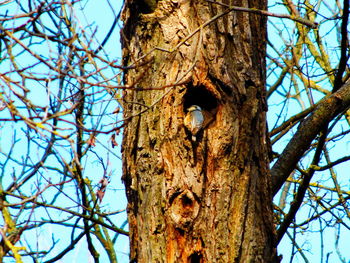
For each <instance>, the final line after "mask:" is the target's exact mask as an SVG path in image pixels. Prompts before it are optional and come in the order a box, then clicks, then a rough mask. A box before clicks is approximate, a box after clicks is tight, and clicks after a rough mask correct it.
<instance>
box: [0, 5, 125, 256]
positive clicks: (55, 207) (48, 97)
mask: <svg viewBox="0 0 350 263" xmlns="http://www.w3.org/2000/svg"><path fill="white" fill-rule="evenodd" d="M1 5H2V6H1V10H2V11H1V23H0V37H1V39H0V43H1V63H2V64H1V76H0V79H1V84H0V85H1V93H0V101H1V132H2V134H1V138H2V146H3V147H4V148H3V150H2V151H1V178H2V184H1V186H0V207H1V212H2V218H3V220H2V224H1V225H2V227H1V237H2V238H1V240H2V241H1V244H0V261H1V262H2V261H3V259H4V257H5V256H6V255H9V256H11V257H14V258H15V259H16V261H17V262H21V261H22V258H23V257H24V258H26V257H32V259H33V260H34V261H44V262H56V261H57V260H59V259H60V258H62V257H63V256H65V255H66V254H67V253H69V252H70V251H72V250H73V249H74V247H75V246H76V245H77V244H78V242H83V241H82V240H85V241H84V242H86V244H87V247H88V250H89V252H90V254H91V256H92V257H93V258H94V260H95V262H98V261H99V257H100V254H105V256H107V257H108V258H109V260H110V262H117V256H116V250H115V242H116V238H117V237H118V236H119V235H120V234H121V235H127V232H126V231H125V230H123V229H122V228H120V227H119V226H118V224H119V225H122V223H118V221H119V222H120V220H117V218H118V214H120V213H123V212H124V206H125V205H124V204H123V202H118V200H117V202H114V203H111V204H109V205H108V206H106V202H104V203H103V202H102V201H103V198H104V195H105V193H106V191H109V192H113V193H114V194H115V191H116V187H110V186H109V185H108V183H109V181H110V180H113V181H114V182H116V181H117V179H118V178H120V176H121V175H120V174H119V175H118V174H116V173H115V169H116V166H115V165H114V164H113V162H117V161H118V159H120V156H119V155H118V151H117V149H118V148H119V147H118V141H117V139H116V136H117V135H118V134H119V131H120V128H121V127H122V123H121V122H120V114H121V113H120V110H119V109H120V107H119V104H118V97H119V96H120V90H119V89H117V88H116V87H118V86H120V81H119V79H120V72H121V71H120V66H118V62H117V57H116V54H115V55H114V56H115V57H114V58H112V57H110V56H109V55H108V54H107V53H106V52H105V50H104V46H105V44H106V42H107V40H108V39H109V37H110V36H111V33H112V32H113V30H115V28H116V25H117V22H118V19H119V17H118V13H115V14H114V18H113V17H112V18H113V19H112V20H111V21H110V27H111V28H110V32H109V33H106V34H105V38H104V39H102V40H101V39H98V38H96V36H95V34H96V33H97V32H96V30H97V27H96V26H94V25H93V24H89V23H91V22H93V21H90V22H88V21H87V20H84V15H86V14H85V13H84V12H85V9H87V8H88V7H87V6H85V4H84V3H83V2H79V1H78V2H69V1H59V2H57V1H16V2H12V3H11V1H7V2H6V1H5V2H3V3H1ZM6 10H7V11H6ZM112 11H113V9H112V7H111V8H110V12H111V13H112ZM117 11H119V10H117ZM112 14H113V13H112ZM113 20H114V21H113ZM92 169H94V171H91V170H92ZM113 189H115V190H113ZM101 202H102V203H101ZM124 226H125V224H124ZM51 231H52V232H53V234H52V236H50V235H49V233H50V232H51ZM60 232H62V235H61V234H60ZM34 236H35V237H36V238H33V237H34ZM33 240H36V241H33ZM17 241H20V242H19V245H16V242H17ZM100 248H103V250H100Z"/></svg>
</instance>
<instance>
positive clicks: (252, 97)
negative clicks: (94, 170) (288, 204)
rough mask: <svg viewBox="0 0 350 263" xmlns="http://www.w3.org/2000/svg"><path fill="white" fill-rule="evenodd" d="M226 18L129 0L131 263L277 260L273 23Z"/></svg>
mask: <svg viewBox="0 0 350 263" xmlns="http://www.w3.org/2000/svg"><path fill="white" fill-rule="evenodd" d="M228 4H231V5H238V6H243V7H252V8H259V9H265V8H266V1H261V0H251V1H231V2H230V3H228ZM225 10H227V8H226V7H223V6H220V5H218V4H212V3H209V2H207V1H199V0H198V1H190V0H183V1H177V0H176V1H175V0H173V1H169V0H163V1H158V2H157V1H155V0H154V1H145V2H143V1H136V0H135V1H130V0H129V1H126V4H125V7H124V13H123V19H124V23H125V24H124V29H123V31H122V35H123V59H124V61H123V63H124V65H125V66H135V67H134V68H130V69H129V70H128V71H127V72H126V74H125V82H126V84H127V85H128V86H129V89H128V90H126V91H125V94H124V96H123V103H124V106H123V107H124V114H125V118H126V119H127V120H128V122H127V125H126V126H125V129H124V139H123V173H124V174H123V179H124V182H125V185H126V189H127V197H128V201H129V204H128V218H129V228H130V242H131V245H130V246H131V261H133V262H139V263H142V262H144V263H149V262H192V263H194V262H272V261H273V256H274V254H275V249H274V232H273V226H272V208H271V194H270V177H269V170H268V160H267V151H268V149H267V148H268V147H267V145H266V141H265V130H266V127H265V126H266V125H265V123H266V120H265V113H266V112H265V111H266V106H265V100H264V95H265V87H264V86H265V83H264V79H265V61H264V56H265V41H266V39H265V37H266V18H265V17H262V16H259V15H256V14H251V13H243V12H230V13H228V14H226V15H223V16H221V17H220V18H218V19H212V18H213V17H215V16H217V15H219V14H223V13H225ZM209 22H210V23H209ZM203 25H205V26H203ZM196 30H197V31H196ZM193 32H196V33H194V34H192V33H193ZM191 34H192V35H191ZM190 35H191V37H188V36H190ZM165 50H168V51H170V52H166V51H165ZM172 85H173V86H172ZM193 104H195V105H199V106H200V107H202V108H203V109H204V111H205V117H206V121H205V127H204V129H203V130H202V131H201V132H199V134H198V135H197V142H193V141H192V140H191V135H190V133H189V132H188V131H187V130H186V128H185V127H184V124H183V120H184V116H185V114H186V108H188V107H189V106H190V105H193Z"/></svg>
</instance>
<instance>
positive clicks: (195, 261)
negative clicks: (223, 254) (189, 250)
mask: <svg viewBox="0 0 350 263" xmlns="http://www.w3.org/2000/svg"><path fill="white" fill-rule="evenodd" d="M188 259H189V260H188V262H189V263H201V262H202V255H201V254H200V253H198V252H196V253H193V254H192V255H191V256H190V257H189V258H188Z"/></svg>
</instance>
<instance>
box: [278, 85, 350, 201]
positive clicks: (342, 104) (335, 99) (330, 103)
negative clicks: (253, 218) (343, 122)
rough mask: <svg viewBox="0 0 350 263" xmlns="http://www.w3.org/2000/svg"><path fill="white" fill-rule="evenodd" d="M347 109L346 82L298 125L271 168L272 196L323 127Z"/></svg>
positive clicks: (349, 99)
mask: <svg viewBox="0 0 350 263" xmlns="http://www.w3.org/2000/svg"><path fill="white" fill-rule="evenodd" d="M349 107H350V81H347V82H346V83H345V84H344V85H343V86H342V87H341V88H340V89H339V90H338V91H337V92H336V93H333V94H332V95H330V96H329V97H326V98H324V99H323V100H322V101H321V102H320V103H319V105H318V106H317V108H316V109H315V110H314V112H313V113H312V114H311V115H310V116H309V117H307V118H306V119H305V120H304V121H302V122H301V123H300V125H299V127H298V130H297V132H296V133H295V135H294V136H293V138H292V139H291V140H290V141H289V143H288V145H287V146H286V148H285V149H284V150H283V152H282V154H281V155H280V157H279V158H278V160H277V161H276V163H275V164H274V165H273V167H272V168H271V176H272V194H273V195H275V194H276V193H277V192H278V190H279V189H280V188H281V186H282V185H283V183H284V182H285V181H286V180H287V178H288V176H289V174H290V173H291V172H292V171H293V170H294V169H295V166H296V164H297V163H298V162H299V160H300V159H301V157H302V156H303V155H304V153H305V151H306V150H307V149H308V147H309V146H310V144H311V142H312V141H313V140H314V139H315V138H316V136H317V134H319V132H320V131H321V130H322V129H323V127H324V126H325V125H326V124H327V123H329V122H330V121H331V120H332V119H333V118H334V117H335V116H337V115H338V114H339V113H341V112H343V111H344V110H346V109H348V108H349Z"/></svg>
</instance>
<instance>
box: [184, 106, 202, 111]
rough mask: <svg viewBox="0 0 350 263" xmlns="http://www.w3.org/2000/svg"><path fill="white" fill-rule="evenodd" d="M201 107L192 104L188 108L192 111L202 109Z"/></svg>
mask: <svg viewBox="0 0 350 263" xmlns="http://www.w3.org/2000/svg"><path fill="white" fill-rule="evenodd" d="M201 110H202V109H201V107H199V106H198V105H192V106H191V107H189V108H188V109H187V111H188V112H191V111H201Z"/></svg>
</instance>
